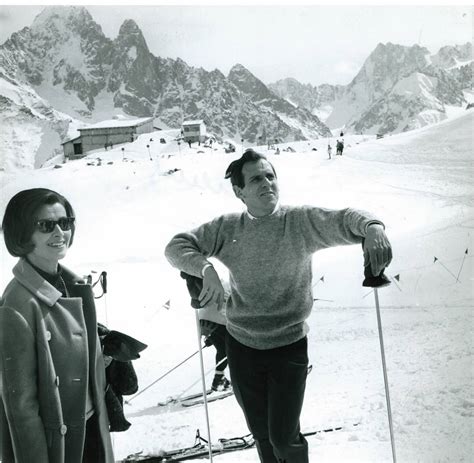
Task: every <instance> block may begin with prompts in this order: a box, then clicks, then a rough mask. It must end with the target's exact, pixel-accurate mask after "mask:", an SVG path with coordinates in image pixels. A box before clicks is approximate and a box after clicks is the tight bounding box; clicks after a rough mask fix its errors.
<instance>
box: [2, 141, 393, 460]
mask: <svg viewBox="0 0 474 463" xmlns="http://www.w3.org/2000/svg"><path fill="white" fill-rule="evenodd" d="M341 138H342V134H341ZM341 143H343V141H341ZM342 150H343V146H342V147H339V146H337V152H338V153H337V154H340V155H342ZM328 152H329V156H330V152H331V149H330V146H329V147H328ZM225 178H226V179H229V180H230V184H231V188H232V190H233V192H234V194H235V196H236V198H238V199H239V200H241V201H242V202H243V204H244V206H245V209H244V211H243V212H242V213H230V214H224V215H221V216H219V217H216V218H215V219H213V220H211V221H209V222H206V223H204V224H202V225H199V226H197V227H195V228H193V229H191V230H185V231H182V232H181V233H178V234H176V235H175V236H174V237H173V238H172V239H171V240H170V241H169V243H168V244H167V245H166V247H165V249H164V250H163V251H164V254H165V256H166V258H167V259H168V261H169V262H170V264H171V265H172V266H173V267H175V268H176V269H177V270H178V271H179V272H180V275H181V277H182V278H183V279H184V280H185V282H186V285H187V289H188V291H189V294H190V296H191V306H192V307H194V308H196V309H197V310H199V318H200V327H201V328H200V329H201V332H202V334H203V335H204V336H205V337H206V342H207V343H209V344H213V345H214V346H215V348H216V370H215V375H214V380H213V382H212V388H213V389H223V388H224V389H226V388H230V387H232V389H233V392H234V394H235V398H236V400H237V402H238V404H239V405H240V407H241V409H242V412H243V414H244V416H245V419H246V422H247V424H248V427H249V429H250V432H251V433H252V434H253V437H254V439H255V442H256V447H257V451H258V455H259V458H260V460H261V461H262V462H264V463H276V462H281V461H286V462H292V463H308V443H307V441H306V439H305V437H304V436H303V434H302V433H301V431H300V423H299V419H300V413H301V410H302V406H303V398H304V392H305V385H306V376H307V369H308V340H307V335H308V331H309V328H308V325H307V323H306V319H307V318H308V316H309V314H310V312H311V308H312V305H313V298H312V289H311V284H312V281H311V275H312V273H311V257H312V255H313V254H314V253H316V252H317V251H319V250H322V249H325V248H329V247H334V246H341V245H350V244H355V243H359V244H360V243H362V244H363V253H364V258H365V265H366V268H370V269H371V271H372V273H373V274H374V275H379V274H383V269H384V268H385V267H386V266H387V265H389V263H390V261H391V258H392V251H391V245H390V242H389V240H388V238H387V236H386V234H385V227H384V224H383V222H382V221H381V220H380V219H379V218H377V217H376V216H374V215H373V214H371V213H369V212H365V211H363V210H359V209H354V208H346V209H341V210H332V209H327V208H319V207H314V206H286V205H283V204H280V201H279V184H278V176H277V172H276V170H275V167H274V166H273V165H272V164H271V163H270V162H269V161H268V159H267V158H266V157H265V156H264V155H263V154H261V153H259V152H257V151H255V150H254V149H252V148H249V149H247V150H246V151H245V152H244V153H243V154H242V155H241V156H240V157H239V158H238V159H235V160H234V161H232V162H231V163H230V165H229V166H228V168H227V170H226V172H225ZM217 180H218V179H216V181H217ZM76 220H80V218H79V217H76V214H75V212H74V209H73V207H72V205H71V204H70V202H69V201H68V200H67V199H66V197H65V196H63V195H62V194H60V193H58V192H55V191H52V190H49V189H47V188H32V189H27V190H23V191H20V192H18V193H17V194H15V195H14V196H13V197H12V198H11V199H10V201H9V203H8V205H7V207H6V210H5V213H4V217H3V223H2V228H3V236H4V240H5V244H6V248H7V250H8V251H9V253H10V254H11V255H12V256H15V257H17V258H18V261H17V263H16V264H15V266H14V268H13V279H12V280H11V281H10V283H9V284H8V285H7V287H6V288H5V290H4V292H3V296H2V299H1V303H0V380H1V383H0V431H1V439H0V443H1V448H0V460H1V461H2V463H31V462H42V463H47V462H54V463H112V462H113V461H114V456H113V449H112V445H111V436H110V433H111V432H117V431H125V430H126V429H128V427H129V426H130V423H129V422H128V421H127V420H126V418H125V416H124V414H123V399H122V396H123V395H127V394H133V393H135V392H136V391H137V390H138V381H137V377H136V374H135V370H134V368H133V364H132V361H133V360H135V359H137V358H138V357H139V352H141V351H142V350H143V349H145V348H146V345H144V344H143V343H141V342H140V341H138V340H136V339H134V338H131V337H130V336H127V335H126V334H124V333H120V332H116V331H113V330H110V329H109V327H106V326H104V325H101V324H100V323H98V321H97V316H96V309H95V304H94V293H93V290H92V285H91V281H90V279H86V280H85V279H84V278H83V277H80V276H79V275H77V274H76V273H74V272H73V271H72V270H70V269H69V268H67V267H66V266H64V265H63V264H62V263H60V261H62V259H64V258H65V257H66V255H67V253H68V250H69V248H70V247H71V246H72V244H73V242H74V240H75V239H76V237H75V231H76V228H75V225H76ZM211 258H213V259H217V260H218V261H220V262H221V263H222V264H223V265H224V266H225V267H226V268H227V269H228V271H229V280H228V281H224V280H223V279H222V278H221V276H220V275H219V274H218V271H217V270H216V268H215V267H214V265H213V263H212V261H211V260H209V259H211ZM227 367H228V369H229V372H230V378H227V377H226V376H225V374H224V370H225V369H226V368H227ZM282 404H284V405H282Z"/></svg>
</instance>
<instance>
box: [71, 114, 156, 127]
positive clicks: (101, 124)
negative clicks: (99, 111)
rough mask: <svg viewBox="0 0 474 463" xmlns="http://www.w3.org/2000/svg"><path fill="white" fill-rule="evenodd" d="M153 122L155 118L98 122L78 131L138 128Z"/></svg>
mask: <svg viewBox="0 0 474 463" xmlns="http://www.w3.org/2000/svg"><path fill="white" fill-rule="evenodd" d="M151 120H153V117H141V118H139V119H110V120H108V121H101V122H97V123H96V124H92V125H86V126H85V127H81V128H80V129H78V130H89V129H111V128H114V127H136V126H137V125H141V124H143V123H145V122H148V121H151Z"/></svg>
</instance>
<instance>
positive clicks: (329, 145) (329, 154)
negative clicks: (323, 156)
mask: <svg viewBox="0 0 474 463" xmlns="http://www.w3.org/2000/svg"><path fill="white" fill-rule="evenodd" d="M331 153H332V146H331V144H328V156H329V157H328V159H331Z"/></svg>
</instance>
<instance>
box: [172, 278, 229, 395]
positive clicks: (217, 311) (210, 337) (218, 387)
mask: <svg viewBox="0 0 474 463" xmlns="http://www.w3.org/2000/svg"><path fill="white" fill-rule="evenodd" d="M181 277H182V278H184V279H185V280H186V286H187V288H188V291H189V295H190V296H191V307H193V308H195V309H196V310H198V317H199V325H200V327H201V335H202V336H204V337H205V345H206V346H211V345H213V346H214V347H215V349H216V369H215V374H214V379H213V380H212V386H211V389H212V390H213V391H222V390H227V389H229V388H230V387H231V384H230V381H229V380H228V379H227V378H226V376H225V373H224V371H225V369H226V368H227V354H226V347H225V342H226V335H227V329H226V324H227V319H226V316H225V306H224V304H222V305H221V306H220V307H218V306H217V304H214V303H210V304H207V305H206V306H204V307H202V308H200V307H201V306H200V303H199V294H200V293H201V291H202V278H199V277H196V276H193V275H189V274H187V273H185V272H181ZM221 284H222V286H223V288H224V300H225V301H227V299H228V298H229V296H230V287H229V283H228V282H226V281H224V280H221Z"/></svg>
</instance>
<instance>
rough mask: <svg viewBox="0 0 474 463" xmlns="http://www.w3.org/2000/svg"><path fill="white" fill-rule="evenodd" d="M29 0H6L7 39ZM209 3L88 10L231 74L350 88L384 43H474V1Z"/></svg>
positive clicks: (110, 33)
mask: <svg viewBox="0 0 474 463" xmlns="http://www.w3.org/2000/svg"><path fill="white" fill-rule="evenodd" d="M28 3H30V5H17V6H12V5H1V4H0V43H3V42H4V41H5V40H6V39H8V37H10V35H11V34H12V33H13V32H16V31H18V30H20V29H21V28H23V27H24V26H30V25H31V23H32V21H33V20H34V18H35V16H36V15H37V14H39V13H40V12H41V10H42V9H43V8H44V6H42V5H40V4H35V2H28ZM48 3H49V4H54V2H48ZM118 3H120V2H118ZM201 3H202V2H201ZM205 3H206V5H205V6H204V5H202V4H201V5H199V4H198V3H197V2H193V1H188V2H187V6H184V5H178V4H167V5H165V4H161V5H160V6H156V5H155V6H152V5H150V4H144V5H143V6H130V5H125V4H123V5H113V6H112V5H107V4H106V3H105V4H104V3H102V4H101V5H98V4H96V3H94V2H89V5H88V6H87V9H88V10H89V12H90V13H91V15H92V17H93V18H94V20H95V21H96V22H97V23H99V24H100V25H101V27H102V29H103V31H104V33H105V35H106V36H107V37H109V38H111V39H113V38H115V37H116V36H117V34H118V31H119V28H120V25H121V24H122V23H123V21H124V20H126V19H133V20H135V22H136V23H137V24H138V26H139V27H140V29H141V30H142V32H143V34H144V37H145V40H146V42H147V44H148V47H149V49H150V51H151V52H152V53H153V54H154V55H155V56H161V57H163V58H173V59H176V58H178V57H179V58H181V59H183V60H184V61H185V62H186V63H187V64H189V65H191V66H195V67H203V68H204V69H206V70H208V71H211V70H213V69H216V68H217V69H219V70H220V71H222V72H223V73H224V74H227V73H228V72H229V70H230V69H231V67H232V66H233V65H235V64H237V63H240V64H242V65H243V66H245V67H246V68H247V69H249V70H250V71H251V72H252V73H253V74H254V75H255V76H257V77H258V78H259V79H260V80H262V81H263V82H265V83H271V82H275V81H277V80H278V79H283V78H286V77H293V78H295V79H297V80H299V81H300V82H302V83H310V84H312V85H319V84H322V83H330V84H342V85H346V84H348V83H349V82H350V81H351V80H352V79H353V78H354V77H355V75H356V74H357V72H358V71H359V70H360V68H361V66H362V65H363V63H364V61H365V60H366V59H367V57H368V56H369V55H370V53H371V52H372V51H373V50H374V49H375V47H376V46H377V44H378V43H387V42H391V43H395V44H400V45H406V46H411V45H414V44H420V45H422V46H425V47H427V48H428V50H429V51H430V52H432V53H436V52H437V51H438V50H439V48H440V47H442V46H444V45H454V44H463V43H466V42H467V41H472V35H473V32H472V31H473V28H472V25H473V15H472V6H470V5H468V4H466V5H462V4H458V5H457V6H442V5H422V4H420V5H419V6H408V5H396V4H392V5H391V6H388V5H383V4H378V5H377V4H375V5H364V6H361V5H353V4H348V5H329V4H328V5H325V4H319V5H316V4H301V5H299V6H290V5H289V4H285V3H282V2H275V4H268V3H258V4H257V3H250V2H245V1H243V2H239V4H240V5H239V6H235V5H234V6H232V5H230V4H226V3H224V4H220V5H218V4H213V3H212V2H205ZM246 3H247V4H246ZM69 4H80V3H79V2H71V3H69Z"/></svg>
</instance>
